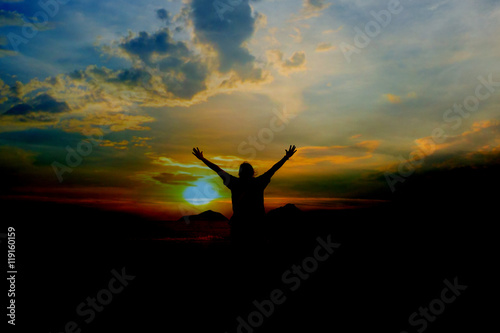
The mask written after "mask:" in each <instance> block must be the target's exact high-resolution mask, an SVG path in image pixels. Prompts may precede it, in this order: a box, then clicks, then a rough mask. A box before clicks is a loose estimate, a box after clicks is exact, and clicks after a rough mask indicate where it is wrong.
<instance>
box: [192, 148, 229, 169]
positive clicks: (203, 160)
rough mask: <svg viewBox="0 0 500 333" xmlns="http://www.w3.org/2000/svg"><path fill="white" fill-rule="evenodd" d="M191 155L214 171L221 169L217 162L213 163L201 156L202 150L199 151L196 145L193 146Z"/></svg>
mask: <svg viewBox="0 0 500 333" xmlns="http://www.w3.org/2000/svg"><path fill="white" fill-rule="evenodd" d="M193 155H194V156H196V158H197V159H199V160H200V161H202V162H203V163H205V164H206V165H207V167H209V168H210V169H212V170H214V171H215V172H217V173H219V172H220V171H223V170H222V169H221V168H220V167H219V166H218V165H217V164H214V163H212V162H210V161H209V160H207V159H206V158H205V157H203V152H202V151H200V149H199V148H198V147H196V148H193Z"/></svg>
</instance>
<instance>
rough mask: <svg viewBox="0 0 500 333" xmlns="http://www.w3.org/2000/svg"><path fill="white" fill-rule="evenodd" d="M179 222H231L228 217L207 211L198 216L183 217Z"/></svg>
mask: <svg viewBox="0 0 500 333" xmlns="http://www.w3.org/2000/svg"><path fill="white" fill-rule="evenodd" d="M178 221H185V222H196V221H229V219H228V218H227V217H225V216H224V215H223V214H221V213H219V212H214V211H213V210H207V211H204V212H203V213H200V214H197V215H186V216H183V217H181V218H180V219H179V220H178Z"/></svg>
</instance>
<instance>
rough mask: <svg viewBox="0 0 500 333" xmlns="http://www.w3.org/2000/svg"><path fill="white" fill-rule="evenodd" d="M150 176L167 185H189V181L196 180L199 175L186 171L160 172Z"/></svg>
mask: <svg viewBox="0 0 500 333" xmlns="http://www.w3.org/2000/svg"><path fill="white" fill-rule="evenodd" d="M151 178H153V179H154V180H156V181H158V182H160V183H162V184H168V185H191V184H190V183H189V182H194V181H196V180H198V179H199V178H200V177H199V176H193V175H191V174H188V173H168V172H162V173H160V174H156V175H153V176H152V177H151Z"/></svg>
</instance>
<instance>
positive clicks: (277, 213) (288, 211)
mask: <svg viewBox="0 0 500 333" xmlns="http://www.w3.org/2000/svg"><path fill="white" fill-rule="evenodd" d="M267 217H268V219H271V220H273V221H281V220H284V221H294V220H299V219H302V218H303V217H304V212H303V211H301V210H300V209H299V208H297V206H295V205H294V204H291V203H287V204H286V205H285V206H282V207H279V208H276V209H273V210H271V211H269V212H268V213H267Z"/></svg>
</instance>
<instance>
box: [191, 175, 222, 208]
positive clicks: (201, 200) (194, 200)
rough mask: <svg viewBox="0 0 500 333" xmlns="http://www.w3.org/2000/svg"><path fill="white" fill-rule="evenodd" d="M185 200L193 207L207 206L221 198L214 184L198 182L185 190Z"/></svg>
mask: <svg viewBox="0 0 500 333" xmlns="http://www.w3.org/2000/svg"><path fill="white" fill-rule="evenodd" d="M183 196H184V200H186V201H187V202H189V203H190V204H192V205H196V206H199V205H206V204H208V203H210V202H211V201H212V200H215V199H217V198H220V195H219V193H218V192H217V191H216V190H215V189H214V187H213V186H212V184H210V183H208V182H205V181H198V182H196V183H194V184H193V186H189V187H187V188H186V189H185V190H184V193H183Z"/></svg>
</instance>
